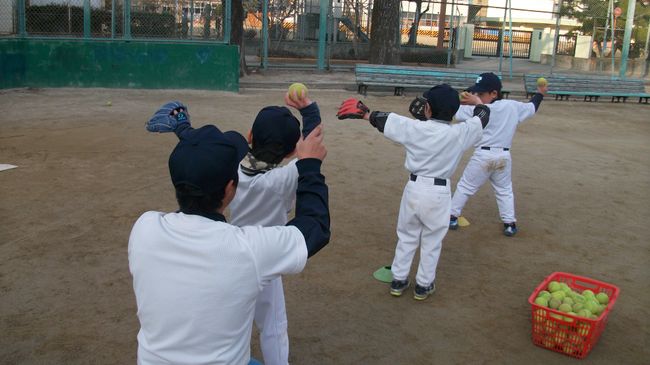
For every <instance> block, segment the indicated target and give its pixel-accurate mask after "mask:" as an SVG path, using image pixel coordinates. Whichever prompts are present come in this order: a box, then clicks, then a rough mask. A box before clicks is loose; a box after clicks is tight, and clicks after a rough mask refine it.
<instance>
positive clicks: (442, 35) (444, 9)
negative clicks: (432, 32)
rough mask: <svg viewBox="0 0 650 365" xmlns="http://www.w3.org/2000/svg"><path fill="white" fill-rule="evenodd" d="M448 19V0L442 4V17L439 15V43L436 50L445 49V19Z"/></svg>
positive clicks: (444, 0) (443, 0)
mask: <svg viewBox="0 0 650 365" xmlns="http://www.w3.org/2000/svg"><path fill="white" fill-rule="evenodd" d="M446 17H447V0H442V1H441V4H440V15H438V42H437V44H436V48H444V45H445V18H446Z"/></svg>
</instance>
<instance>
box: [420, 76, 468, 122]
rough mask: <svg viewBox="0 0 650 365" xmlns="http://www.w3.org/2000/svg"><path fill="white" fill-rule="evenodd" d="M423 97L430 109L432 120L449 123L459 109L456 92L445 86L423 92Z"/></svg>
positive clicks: (458, 99)
mask: <svg viewBox="0 0 650 365" xmlns="http://www.w3.org/2000/svg"><path fill="white" fill-rule="evenodd" d="M423 96H424V98H425V99H427V102H428V103H429V107H431V118H433V119H438V120H444V121H451V119H452V118H453V117H454V115H455V114H456V112H457V111H458V108H459V107H460V98H459V97H458V91H456V90H454V88H452V87H451V86H449V85H447V84H441V85H438V86H434V87H432V88H431V89H429V90H427V91H425V92H424V94H423Z"/></svg>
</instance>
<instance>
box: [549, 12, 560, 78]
mask: <svg viewBox="0 0 650 365" xmlns="http://www.w3.org/2000/svg"><path fill="white" fill-rule="evenodd" d="M561 10H562V0H560V1H558V3H557V13H556V16H557V19H556V20H555V36H554V37H553V55H552V58H551V75H552V74H553V67H555V54H556V53H557V43H558V42H559V41H560V18H561V16H562V15H561Z"/></svg>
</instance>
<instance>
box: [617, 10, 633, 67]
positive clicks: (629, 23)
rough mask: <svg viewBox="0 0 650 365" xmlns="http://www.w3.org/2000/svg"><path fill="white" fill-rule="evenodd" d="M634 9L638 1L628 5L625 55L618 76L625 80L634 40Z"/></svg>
mask: <svg viewBox="0 0 650 365" xmlns="http://www.w3.org/2000/svg"><path fill="white" fill-rule="evenodd" d="M634 8H636V0H629V1H628V3H627V18H625V35H623V55H622V56H621V69H620V71H619V74H618V76H619V77H621V78H622V79H624V78H625V73H626V72H627V59H628V56H629V55H630V40H631V39H632V27H633V26H634Z"/></svg>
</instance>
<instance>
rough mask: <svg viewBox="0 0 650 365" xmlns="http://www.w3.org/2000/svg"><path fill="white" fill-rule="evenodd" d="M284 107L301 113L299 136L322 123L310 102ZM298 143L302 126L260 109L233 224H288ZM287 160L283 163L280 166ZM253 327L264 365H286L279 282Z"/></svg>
mask: <svg viewBox="0 0 650 365" xmlns="http://www.w3.org/2000/svg"><path fill="white" fill-rule="evenodd" d="M285 103H286V104H287V105H288V106H291V107H293V108H296V109H298V111H299V112H300V114H301V116H302V121H303V129H302V134H303V136H307V135H308V134H309V133H310V132H311V131H312V130H313V129H314V128H316V127H317V126H318V125H319V124H320V122H321V118H320V112H319V109H318V105H317V104H316V102H312V101H311V100H310V99H309V98H308V97H306V96H305V97H303V98H298V97H297V95H295V93H294V94H293V95H289V94H287V95H285ZM299 139H300V122H299V121H298V119H297V118H296V117H294V116H293V114H292V113H291V111H290V110H289V109H288V108H286V107H280V106H267V107H265V108H263V109H262V110H260V112H259V113H258V114H257V117H256V118H255V121H254V122H253V126H252V127H251V130H250V131H249V132H248V143H249V144H250V146H251V149H250V152H249V153H248V154H247V155H246V157H244V159H243V160H242V162H241V164H240V166H239V185H238V186H237V195H235V198H234V199H233V201H232V203H230V219H231V222H232V224H233V225H235V226H240V227H242V226H250V225H256V226H264V227H271V226H277V225H284V224H286V223H287V222H288V221H289V216H288V214H289V212H290V211H291V210H292V208H293V206H294V201H295V199H296V188H297V186H298V169H297V168H296V161H297V159H295V158H292V156H293V154H294V151H295V148H296V143H297V142H298V140H299ZM289 158H291V160H290V161H288V162H287V163H286V164H284V165H281V164H280V163H281V162H282V161H283V160H286V159H289ZM255 324H256V325H257V328H258V329H259V331H260V346H261V348H262V354H263V356H264V364H267V365H286V364H288V362H289V335H288V333H287V312H286V307H285V301H284V290H283V287H282V277H277V278H275V279H274V280H272V281H271V282H270V283H269V284H268V285H267V286H265V287H264V289H262V292H261V293H260V295H259V296H258V297H257V303H256V305H255Z"/></svg>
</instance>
